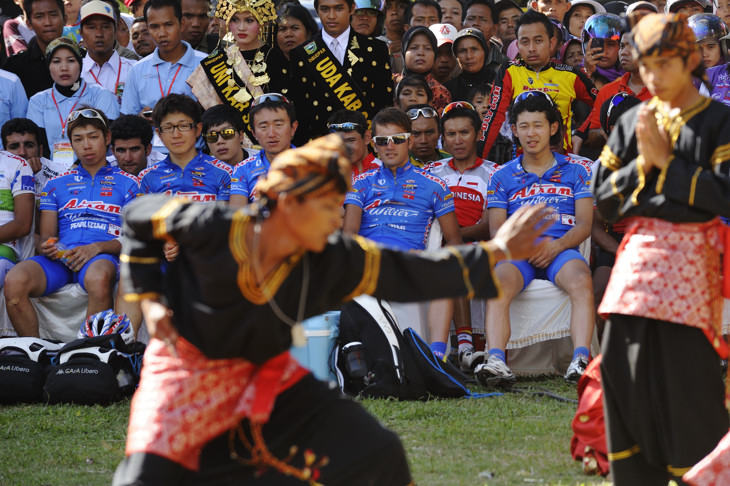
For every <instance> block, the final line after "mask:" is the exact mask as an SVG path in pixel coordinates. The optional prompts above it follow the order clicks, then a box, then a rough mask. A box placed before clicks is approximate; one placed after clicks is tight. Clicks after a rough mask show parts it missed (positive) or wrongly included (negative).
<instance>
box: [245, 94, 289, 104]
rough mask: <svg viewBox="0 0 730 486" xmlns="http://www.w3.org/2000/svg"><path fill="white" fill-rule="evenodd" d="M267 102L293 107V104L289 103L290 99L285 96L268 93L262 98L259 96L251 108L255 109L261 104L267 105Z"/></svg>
mask: <svg viewBox="0 0 730 486" xmlns="http://www.w3.org/2000/svg"><path fill="white" fill-rule="evenodd" d="M267 101H271V102H273V103H282V102H283V103H286V104H287V105H291V102H290V101H289V98H287V97H286V96H284V95H283V94H281V93H266V94H262V95H261V96H257V97H256V99H254V100H253V103H251V107H254V106H256V105H260V104H261V103H265V102H267Z"/></svg>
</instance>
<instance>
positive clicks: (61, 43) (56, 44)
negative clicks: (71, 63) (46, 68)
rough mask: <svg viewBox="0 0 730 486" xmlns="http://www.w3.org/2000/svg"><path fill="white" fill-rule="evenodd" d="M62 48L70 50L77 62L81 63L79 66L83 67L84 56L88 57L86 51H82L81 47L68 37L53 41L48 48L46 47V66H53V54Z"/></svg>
mask: <svg viewBox="0 0 730 486" xmlns="http://www.w3.org/2000/svg"><path fill="white" fill-rule="evenodd" d="M62 47H65V48H66V49H68V50H70V51H71V52H72V53H73V55H74V57H75V58H76V60H77V61H79V64H81V65H83V63H84V56H85V55H86V54H85V53H84V50H83V49H81V47H79V45H78V44H77V43H75V42H74V41H72V40H71V39H69V38H68V37H59V38H58V39H54V40H52V41H51V42H50V44H48V47H46V64H48V65H50V64H51V58H52V57H53V54H54V53H55V52H56V51H57V50H59V49H61V48H62Z"/></svg>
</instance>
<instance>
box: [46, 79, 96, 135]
mask: <svg viewBox="0 0 730 486" xmlns="http://www.w3.org/2000/svg"><path fill="white" fill-rule="evenodd" d="M88 85H89V83H84V87H83V88H82V89H81V93H80V94H79V99H77V100H76V103H74V105H73V106H72V107H71V109H70V110H69V112H68V114H69V115H70V114H71V113H73V111H74V108H76V105H78V104H79V101H81V97H82V96H83V95H84V91H86V87H87V86H88ZM51 98H53V104H54V105H56V111H57V112H58V118H59V119H60V120H61V136H62V137H64V136H66V120H64V119H63V117H62V116H61V109H60V108H59V107H58V103H57V102H56V94H55V93H54V92H53V88H51Z"/></svg>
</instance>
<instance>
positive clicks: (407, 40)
mask: <svg viewBox="0 0 730 486" xmlns="http://www.w3.org/2000/svg"><path fill="white" fill-rule="evenodd" d="M416 34H425V35H426V37H428V40H429V42H430V43H431V47H433V56H434V63H435V62H436V49H437V46H438V42H437V41H436V36H435V35H434V33H433V32H431V31H430V30H429V28H428V27H423V26H422V25H419V26H418V27H413V28H410V29H408V32H406V33H405V34H404V35H403V43H402V44H401V48H400V50H401V54H403V76H408V75H409V74H420V75H421V76H426V75H427V74H429V73H430V72H431V71H430V70H429V71H428V72H427V73H415V72H412V71H409V70H408V68H407V67H406V63H405V59H406V51H407V50H408V46H409V45H410V44H411V41H412V40H413V37H414V36H415V35H416ZM431 69H433V66H431Z"/></svg>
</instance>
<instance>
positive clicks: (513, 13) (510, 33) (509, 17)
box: [494, 0, 522, 57]
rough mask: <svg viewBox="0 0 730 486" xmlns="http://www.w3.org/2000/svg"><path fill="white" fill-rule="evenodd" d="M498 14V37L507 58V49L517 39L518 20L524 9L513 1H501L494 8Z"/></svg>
mask: <svg viewBox="0 0 730 486" xmlns="http://www.w3.org/2000/svg"><path fill="white" fill-rule="evenodd" d="M494 12H495V13H496V14H497V25H496V27H495V29H496V36H497V38H498V39H499V41H500V42H501V43H502V54H504V55H505V57H507V48H508V47H509V45H510V44H511V43H512V42H514V41H515V39H517V20H519V18H520V15H522V8H521V7H520V6H519V5H517V4H516V3H515V2H513V1H512V0H500V1H499V2H497V4H496V5H495V6H494Z"/></svg>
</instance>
